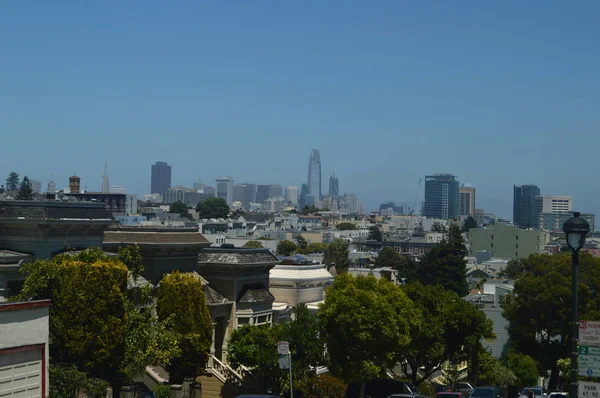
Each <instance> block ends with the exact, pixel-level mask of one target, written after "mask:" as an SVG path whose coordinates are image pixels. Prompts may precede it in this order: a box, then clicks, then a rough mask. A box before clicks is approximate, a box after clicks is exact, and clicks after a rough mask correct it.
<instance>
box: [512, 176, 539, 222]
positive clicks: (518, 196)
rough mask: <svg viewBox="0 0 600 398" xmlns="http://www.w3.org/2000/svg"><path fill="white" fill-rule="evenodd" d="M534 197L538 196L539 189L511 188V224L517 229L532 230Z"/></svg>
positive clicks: (531, 186) (530, 186) (529, 187)
mask: <svg viewBox="0 0 600 398" xmlns="http://www.w3.org/2000/svg"><path fill="white" fill-rule="evenodd" d="M536 196H540V189H539V188H538V187H537V186H535V185H514V186H513V223H514V224H516V225H517V226H518V228H522V229H527V228H533V226H534V224H535V223H534V220H535V214H534V205H535V197H536Z"/></svg>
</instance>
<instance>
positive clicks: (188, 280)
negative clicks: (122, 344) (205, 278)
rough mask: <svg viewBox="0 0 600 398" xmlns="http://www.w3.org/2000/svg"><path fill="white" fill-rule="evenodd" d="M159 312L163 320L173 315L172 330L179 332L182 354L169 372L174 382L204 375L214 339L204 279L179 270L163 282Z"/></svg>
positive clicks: (170, 365) (160, 318)
mask: <svg viewBox="0 0 600 398" xmlns="http://www.w3.org/2000/svg"><path fill="white" fill-rule="evenodd" d="M157 315H158V319H159V320H161V321H164V320H167V319H169V318H171V316H173V318H172V319H173V323H172V324H171V330H172V331H173V332H174V333H175V334H176V335H177V338H178V339H179V344H180V347H181V354H180V355H178V356H176V357H174V358H173V359H172V360H171V363H170V364H169V366H167V371H168V372H169V375H170V380H169V381H170V382H171V383H182V382H183V379H184V378H186V377H196V376H198V375H199V374H201V373H202V372H203V370H204V366H205V365H206V361H207V360H208V353H209V350H210V346H211V342H212V321H211V318H210V313H209V311H208V307H207V306H206V302H205V298H204V289H203V287H202V282H201V280H200V279H198V278H197V277H196V276H194V274H192V273H180V272H178V271H175V272H173V273H170V274H166V275H165V276H163V278H162V279H161V281H160V287H159V289H158V300H157Z"/></svg>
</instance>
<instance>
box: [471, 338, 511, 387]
mask: <svg viewBox="0 0 600 398" xmlns="http://www.w3.org/2000/svg"><path fill="white" fill-rule="evenodd" d="M478 359H479V362H478V366H477V380H478V382H479V384H480V385H483V386H507V385H513V384H514V383H515V382H516V380H517V377H516V376H515V374H514V373H513V372H512V371H511V370H510V369H509V368H508V367H507V366H506V365H504V364H503V363H502V362H500V360H498V359H496V358H494V357H492V355H491V354H490V353H489V351H486V350H484V349H483V348H482V347H480V348H479V358H478Z"/></svg>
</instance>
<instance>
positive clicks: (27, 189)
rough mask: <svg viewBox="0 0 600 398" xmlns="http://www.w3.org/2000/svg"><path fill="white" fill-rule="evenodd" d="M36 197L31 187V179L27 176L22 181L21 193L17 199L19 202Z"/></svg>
mask: <svg viewBox="0 0 600 398" xmlns="http://www.w3.org/2000/svg"><path fill="white" fill-rule="evenodd" d="M33 196H34V192H33V187H32V186H31V182H29V178H27V176H25V177H23V181H21V185H20V186H19V193H18V194H17V199H19V200H32V199H33Z"/></svg>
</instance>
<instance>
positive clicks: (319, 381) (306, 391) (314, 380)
mask: <svg viewBox="0 0 600 398" xmlns="http://www.w3.org/2000/svg"><path fill="white" fill-rule="evenodd" d="M295 384H296V390H297V391H298V392H300V393H301V394H302V397H303V398H344V397H346V390H347V388H348V386H347V385H346V383H345V382H344V381H343V380H342V379H339V378H337V377H334V376H331V375H330V374H327V373H324V374H322V375H319V376H312V377H310V378H308V379H307V380H306V381H303V380H301V381H300V382H299V383H295Z"/></svg>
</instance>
